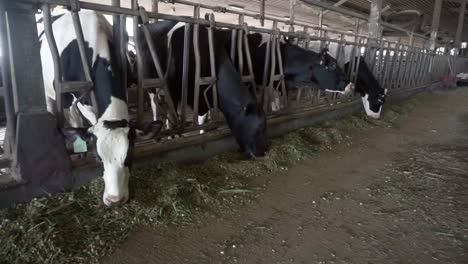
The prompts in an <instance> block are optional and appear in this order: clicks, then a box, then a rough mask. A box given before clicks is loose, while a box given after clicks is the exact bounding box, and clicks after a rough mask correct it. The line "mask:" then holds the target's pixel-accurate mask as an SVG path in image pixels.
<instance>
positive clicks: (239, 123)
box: [139, 21, 267, 157]
mask: <svg viewBox="0 0 468 264" xmlns="http://www.w3.org/2000/svg"><path fill="white" fill-rule="evenodd" d="M184 25H185V24H184V23H180V22H179V23H176V22H171V21H162V22H158V23H154V24H150V25H148V29H149V31H150V33H151V37H152V40H153V42H154V43H155V46H156V49H157V52H158V53H159V54H158V55H159V58H160V61H161V63H162V64H163V68H164V69H166V78H167V84H168V86H169V90H170V93H171V97H172V99H173V100H174V101H175V103H176V104H179V103H181V99H182V98H181V88H182V69H183V45H184ZM139 36H140V43H142V47H141V50H142V58H143V61H144V63H143V69H144V77H145V78H155V77H158V76H157V73H156V70H155V68H154V65H153V62H152V61H151V56H150V53H149V49H148V47H147V44H146V41H145V40H144V38H143V36H142V34H139ZM190 38H193V28H192V32H191V34H190ZM225 41H227V40H226V39H225V38H224V36H223V34H221V33H220V31H219V30H214V40H213V43H214V49H215V68H216V75H217V81H216V85H217V92H218V104H219V109H220V110H221V112H222V113H223V115H224V117H225V118H226V121H227V123H228V125H229V128H230V129H231V131H232V134H233V136H234V138H235V139H236V141H237V143H238V144H239V146H240V148H241V150H242V151H243V152H244V153H245V154H246V155H247V156H250V157H255V156H263V155H264V154H265V152H266V149H267V138H266V118H265V114H264V112H263V109H262V107H261V105H260V104H258V103H257V100H256V98H255V96H254V95H253V94H252V93H251V92H250V91H249V90H248V89H247V88H246V87H245V85H244V83H243V82H242V80H241V77H240V74H239V73H238V72H237V70H236V69H235V67H234V65H233V64H232V62H231V61H230V59H229V57H228V55H227V52H226V50H225V49H224V47H225ZM191 43H192V41H191ZM164 47H167V48H166V49H164ZM199 47H200V57H201V65H200V73H201V76H208V75H210V64H209V48H208V47H209V45H208V30H207V28H206V27H205V26H200V30H199ZM189 56H190V58H189V61H190V64H189V75H188V76H189V79H188V91H187V103H188V105H189V106H190V107H192V108H193V98H194V86H195V78H194V77H195V63H194V62H195V55H194V48H193V46H192V45H191V46H190V52H189ZM168 58H170V59H168ZM207 88H208V87H206V86H202V87H201V88H200V94H199V95H200V97H199V98H200V100H199V108H198V109H199V112H198V114H199V116H203V115H205V114H206V113H207V112H208V111H209V110H210V109H209V105H208V104H207V102H206V101H205V100H204V96H203V95H204V94H205V91H206V89H207ZM208 97H209V104H210V105H211V106H212V105H213V102H212V98H211V96H208Z"/></svg>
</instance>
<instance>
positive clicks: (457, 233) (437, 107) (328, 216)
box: [103, 89, 468, 263]
mask: <svg viewBox="0 0 468 264" xmlns="http://www.w3.org/2000/svg"><path fill="white" fill-rule="evenodd" d="M423 103H424V105H419V106H418V107H417V108H416V109H414V110H413V111H412V112H411V113H410V114H408V115H407V116H405V117H403V118H401V119H400V120H399V121H398V123H397V126H396V127H393V128H373V129H370V130H369V131H365V132H363V133H361V134H359V135H353V139H352V140H351V141H350V142H349V144H342V146H339V147H337V148H334V149H333V150H332V151H325V152H323V153H321V154H320V156H319V157H315V158H312V159H308V160H306V161H304V162H301V163H300V164H299V165H296V166H294V167H293V168H291V169H289V170H286V171H283V172H281V173H277V174H274V175H267V176H265V179H261V180H262V181H265V182H268V188H267V189H266V191H265V192H264V193H263V194H262V195H261V196H260V197H259V198H258V199H256V200H255V201H254V202H253V203H252V204H250V205H248V206H244V207H243V208H240V209H239V210H236V211H237V213H236V214H230V215H225V216H222V217H219V218H216V219H198V223H196V224H193V225H188V226H183V227H179V226H170V227H168V228H167V229H163V230H156V231H154V230H141V231H139V232H136V233H135V234H133V235H132V236H131V237H130V239H129V240H128V241H127V242H126V243H125V244H124V245H123V246H122V247H121V248H120V249H119V250H117V251H116V252H114V254H113V255H112V256H110V257H108V258H106V259H104V260H103V262H104V263H468V242H467V241H468V239H467V238H468V237H467V236H468V89H463V90H457V91H450V92H438V93H437V96H428V97H427V98H426V99H424V100H423Z"/></svg>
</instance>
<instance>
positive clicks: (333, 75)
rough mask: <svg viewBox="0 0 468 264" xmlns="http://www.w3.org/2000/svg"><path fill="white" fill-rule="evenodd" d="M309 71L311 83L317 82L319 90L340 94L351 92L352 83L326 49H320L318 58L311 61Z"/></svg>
mask: <svg viewBox="0 0 468 264" xmlns="http://www.w3.org/2000/svg"><path fill="white" fill-rule="evenodd" d="M311 70H312V81H315V82H317V84H318V85H319V86H320V88H321V89H323V90H325V91H327V92H338V93H342V94H349V93H351V92H352V90H353V85H352V83H351V82H350V80H349V78H348V77H347V76H346V74H345V73H344V71H343V70H342V69H341V68H340V67H339V66H338V64H337V61H336V59H334V58H333V57H332V56H330V54H329V53H328V49H326V48H325V49H322V51H321V52H320V53H319V54H318V58H317V59H316V60H315V61H313V63H312V66H311Z"/></svg>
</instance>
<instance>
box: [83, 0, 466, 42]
mask: <svg viewBox="0 0 468 264" xmlns="http://www.w3.org/2000/svg"><path fill="white" fill-rule="evenodd" d="M86 1H89V2H99V3H110V0H86ZM188 1H190V2H193V3H203V4H208V5H213V6H225V7H228V6H230V5H231V6H232V5H234V6H238V7H241V8H243V9H244V11H247V12H259V10H260V0H188ZM265 1H266V10H265V11H266V14H267V15H270V16H275V17H279V18H283V19H285V20H286V18H287V16H288V14H289V0H265ZM296 1H297V3H296V6H295V9H294V10H295V16H296V20H298V21H301V22H305V23H309V24H318V14H319V11H320V9H319V8H318V7H316V6H312V5H309V4H306V3H305V2H303V1H301V0H296ZM321 1H322V2H328V3H330V4H335V3H337V2H343V0H341V1H340V0H321ZM121 2H122V5H123V6H127V7H129V6H130V0H121ZM151 2H152V1H151V0H139V3H140V5H143V6H145V7H146V8H147V9H151ZM160 2H161V3H160V4H159V7H160V12H163V13H169V14H177V15H192V13H193V9H192V8H191V7H188V6H183V5H177V4H171V3H162V2H164V1H163V0H160ZM167 2H170V0H169V1H167ZM341 7H342V8H347V9H351V10H354V11H357V12H360V13H365V14H368V13H369V10H370V1H369V0H347V1H345V2H344V3H343V4H342V5H341ZM383 8H384V10H385V12H383V14H382V19H383V20H384V21H387V22H390V23H394V24H397V25H400V26H402V27H405V28H406V29H408V30H412V29H414V30H415V31H416V32H418V33H421V34H426V35H427V36H429V34H430V25H431V22H432V12H433V8H434V0H383ZM459 9H460V0H443V1H442V12H441V22H440V29H439V37H440V39H439V41H442V42H450V41H451V40H453V39H454V35H455V31H456V27H457V19H458V12H459ZM202 12H203V10H202ZM205 12H208V10H205ZM216 19H217V20H219V21H223V22H229V23H236V22H237V16H235V15H230V14H219V13H218V14H216ZM246 22H247V23H249V25H255V26H259V22H258V21H256V20H253V19H247V20H246ZM466 22H468V17H466V16H465V24H466ZM355 23H356V19H355V18H351V17H349V16H345V15H341V14H338V13H335V12H327V13H326V15H324V24H325V25H327V26H329V27H331V28H339V29H342V30H354V29H355ZM265 26H266V27H270V26H271V24H268V23H267V24H266V25H265ZM280 27H282V29H287V26H286V25H285V24H280ZM465 29H466V31H465V32H468V26H465ZM299 30H301V29H300V28H299ZM366 30H367V24H366V23H365V22H361V32H362V33H365V32H366ZM384 34H385V36H386V37H387V38H392V37H393V38H397V37H403V38H406V37H407V35H406V34H401V33H398V32H391V31H385V32H384ZM466 37H467V36H466V34H464V39H465V40H466V39H467V38H466ZM420 42H421V43H422V42H423V41H422V40H421V41H420Z"/></svg>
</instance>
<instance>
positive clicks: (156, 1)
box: [151, 0, 159, 23]
mask: <svg viewBox="0 0 468 264" xmlns="http://www.w3.org/2000/svg"><path fill="white" fill-rule="evenodd" d="M151 11H152V12H153V13H159V0H152V1H151ZM156 22H158V20H157V19H154V18H152V19H151V23H156Z"/></svg>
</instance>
